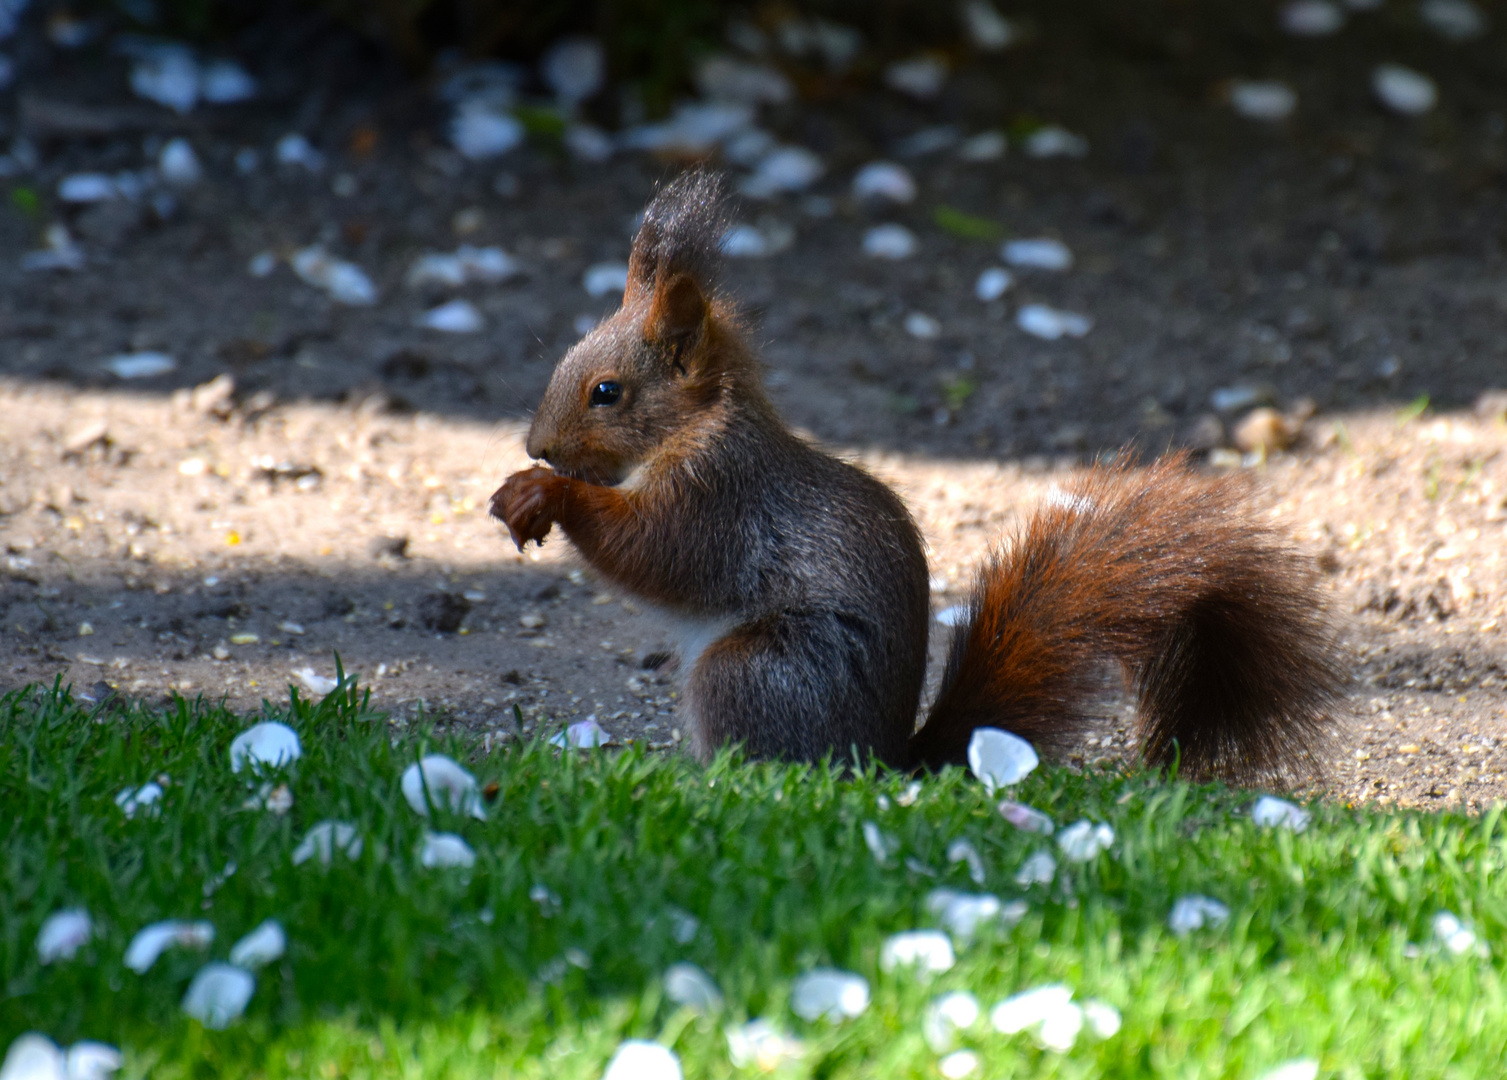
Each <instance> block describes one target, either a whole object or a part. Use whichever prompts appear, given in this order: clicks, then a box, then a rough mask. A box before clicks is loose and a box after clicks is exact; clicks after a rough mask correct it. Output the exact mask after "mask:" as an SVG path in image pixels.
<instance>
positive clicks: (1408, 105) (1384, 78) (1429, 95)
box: [1371, 64, 1439, 116]
mask: <svg viewBox="0 0 1507 1080" xmlns="http://www.w3.org/2000/svg"><path fill="white" fill-rule="evenodd" d="M1371 91H1372V93H1374V94H1375V95H1376V97H1377V100H1379V101H1380V102H1381V103H1382V104H1383V105H1385V106H1386V107H1387V108H1389V109H1391V110H1392V111H1393V112H1395V113H1401V114H1402V115H1403V116H1422V115H1423V114H1424V113H1426V112H1428V111H1429V110H1430V109H1432V108H1433V107H1434V106H1435V105H1437V104H1438V103H1439V87H1438V86H1437V85H1436V84H1435V83H1434V80H1433V79H1431V78H1429V77H1428V76H1427V75H1425V74H1423V73H1422V72H1420V71H1414V70H1413V69H1412V68H1406V67H1403V66H1402V65H1401V64H1381V65H1379V66H1378V67H1377V68H1376V70H1375V71H1374V72H1372V74H1371Z"/></svg>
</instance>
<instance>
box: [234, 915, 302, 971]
mask: <svg viewBox="0 0 1507 1080" xmlns="http://www.w3.org/2000/svg"><path fill="white" fill-rule="evenodd" d="M287 948H288V935H287V934H285V933H283V927H282V924H281V923H279V922H278V921H277V920H276V919H268V920H267V921H265V922H264V923H262V924H261V925H260V926H258V927H257V928H256V929H255V930H253V931H251V933H249V934H247V935H246V936H245V937H243V938H241V940H240V941H237V942H236V943H235V944H234V945H232V946H231V948H230V962H231V963H232V964H234V965H235V966H236V967H242V968H246V969H247V970H248V971H255V970H256V969H257V968H259V967H262V966H263V965H266V964H270V963H272V961H274V960H276V959H278V958H279V957H281V956H282V955H283V953H284V951H286V950H287Z"/></svg>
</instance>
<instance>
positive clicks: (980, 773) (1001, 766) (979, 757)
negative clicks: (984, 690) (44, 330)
mask: <svg viewBox="0 0 1507 1080" xmlns="http://www.w3.org/2000/svg"><path fill="white" fill-rule="evenodd" d="M1040 761H1041V759H1040V758H1038V757H1037V756H1036V751H1035V750H1033V749H1032V748H1031V744H1030V743H1028V742H1026V740H1024V739H1022V738H1021V737H1020V736H1019V735H1012V734H1010V733H1009V732H1008V731H1001V730H1000V729H999V728H990V727H982V728H978V729H977V730H976V731H974V733H973V736H972V738H970V739H969V740H968V767H969V768H970V769H972V770H973V775H974V776H976V777H978V778H979V780H981V781H983V784H984V790H985V791H987V792H989V793H990V794H991V795H992V794H993V793H994V791H995V789H997V788H1001V787H1009V786H1010V785H1011V784H1018V783H1020V782H1021V781H1022V780H1024V779H1025V778H1026V777H1027V776H1029V775H1030V773H1031V770H1032V769H1034V768H1036V766H1037V765H1038V764H1039V763H1040Z"/></svg>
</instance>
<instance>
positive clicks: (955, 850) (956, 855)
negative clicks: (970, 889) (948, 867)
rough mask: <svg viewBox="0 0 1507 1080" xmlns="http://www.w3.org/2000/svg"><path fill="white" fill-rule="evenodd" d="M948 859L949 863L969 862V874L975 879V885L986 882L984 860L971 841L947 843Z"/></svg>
mask: <svg viewBox="0 0 1507 1080" xmlns="http://www.w3.org/2000/svg"><path fill="white" fill-rule="evenodd" d="M947 861H948V862H949V863H967V864H968V876H969V877H971V878H972V879H973V883H974V884H975V885H982V884H983V883H984V860H983V858H982V857H981V856H980V855H979V853H978V848H976V847H974V846H973V844H972V843H971V842H970V841H967V840H954V841H953V842H952V843H950V844H948V845H947Z"/></svg>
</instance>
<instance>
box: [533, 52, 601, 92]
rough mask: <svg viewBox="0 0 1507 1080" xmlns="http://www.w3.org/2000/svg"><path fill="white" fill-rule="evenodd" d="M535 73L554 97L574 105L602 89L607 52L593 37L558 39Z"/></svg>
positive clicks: (546, 53)
mask: <svg viewBox="0 0 1507 1080" xmlns="http://www.w3.org/2000/svg"><path fill="white" fill-rule="evenodd" d="M539 74H540V75H542V76H543V78H544V82H545V85H547V86H548V87H549V88H550V89H551V90H553V91H554V92H555V96H556V97H558V98H559V99H560V100H561V101H563V102H565V103H566V104H568V105H574V104H575V103H576V102H579V101H585V100H586V99H587V98H589V97H591V96H592V95H593V94H595V93H596V92H597V91H598V90H600V89H601V88H602V84H603V83H604V82H605V81H606V78H607V53H606V50H604V49H603V48H602V43H601V42H600V41H597V40H596V39H595V38H587V37H568V38H561V39H560V40H559V41H557V42H555V44H553V45H551V46H550V47H549V50H548V51H547V52H545V54H544V57H543V58H542V59H541V60H540V61H539Z"/></svg>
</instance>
